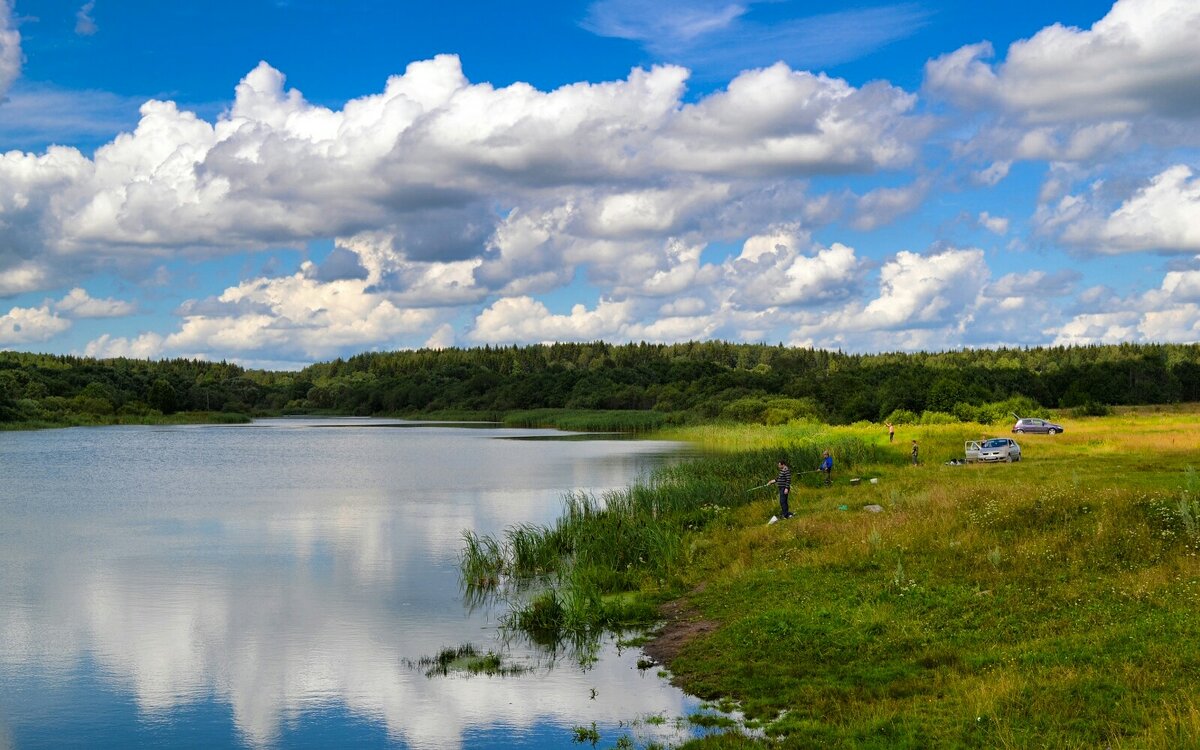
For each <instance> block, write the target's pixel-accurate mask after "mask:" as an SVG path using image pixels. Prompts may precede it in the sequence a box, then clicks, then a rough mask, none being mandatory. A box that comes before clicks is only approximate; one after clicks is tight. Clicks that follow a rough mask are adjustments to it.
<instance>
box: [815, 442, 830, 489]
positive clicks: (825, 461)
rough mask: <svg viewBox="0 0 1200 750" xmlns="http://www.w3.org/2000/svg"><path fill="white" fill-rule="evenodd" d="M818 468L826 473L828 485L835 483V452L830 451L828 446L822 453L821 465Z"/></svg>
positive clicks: (826, 483)
mask: <svg viewBox="0 0 1200 750" xmlns="http://www.w3.org/2000/svg"><path fill="white" fill-rule="evenodd" d="M817 470H818V471H820V472H821V473H822V474H824V475H825V486H826V487H828V486H829V485H831V484H833V454H831V453H830V452H829V449H828V448H826V449H825V453H824V454H822V458H821V465H820V466H818V467H817Z"/></svg>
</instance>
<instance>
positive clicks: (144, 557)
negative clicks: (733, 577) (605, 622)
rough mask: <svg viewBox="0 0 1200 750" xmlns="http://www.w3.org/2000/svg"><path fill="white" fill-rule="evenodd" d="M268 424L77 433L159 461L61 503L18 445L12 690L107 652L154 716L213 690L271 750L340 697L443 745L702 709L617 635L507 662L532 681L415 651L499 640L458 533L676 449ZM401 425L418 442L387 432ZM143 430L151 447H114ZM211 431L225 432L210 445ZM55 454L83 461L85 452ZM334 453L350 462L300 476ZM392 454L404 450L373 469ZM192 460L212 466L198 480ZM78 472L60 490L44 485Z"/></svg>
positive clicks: (112, 674)
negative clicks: (576, 656) (436, 669)
mask: <svg viewBox="0 0 1200 750" xmlns="http://www.w3.org/2000/svg"><path fill="white" fill-rule="evenodd" d="M265 429H266V428H259V429H258V430H257V432H255V431H254V430H245V431H243V432H238V431H236V430H227V431H224V432H221V433H216V432H204V431H187V430H178V431H165V432H164V431H159V432H158V433H156V435H158V437H156V438H148V434H149V433H147V432H139V431H115V432H108V433H104V431H95V433H93V435H91V436H87V439H88V440H89V441H91V444H90V445H89V446H85V447H86V448H87V449H86V450H84V449H82V448H81V447H80V446H78V445H76V446H73V448H75V449H79V450H77V451H76V453H78V454H79V455H87V456H89V458H88V464H89V466H91V467H104V466H106V465H107V464H105V461H104V457H103V456H102V455H101V456H97V455H96V454H95V451H97V450H99V451H102V452H103V451H105V450H109V451H119V452H121V451H124V452H128V451H136V450H148V451H156V452H157V453H156V455H158V456H160V458H161V459H162V460H161V461H160V462H159V466H160V471H161V472H162V473H161V474H156V475H154V476H149V477H147V476H140V477H137V478H135V479H134V481H132V482H127V483H124V482H122V481H121V480H120V477H119V476H107V475H105V474H104V472H103V471H101V472H99V475H93V477H94V479H95V481H93V482H92V483H91V484H88V485H87V486H86V487H80V488H79V489H77V490H76V492H77V493H80V494H79V496H78V497H77V498H76V499H75V501H72V500H71V499H69V498H61V497H60V498H57V499H55V500H54V501H53V502H49V506H50V507H49V509H47V508H46V506H45V505H43V504H42V503H41V502H39V498H38V497H35V496H37V495H38V494H39V493H40V492H42V490H40V489H38V487H37V485H36V482H35V480H34V479H33V470H34V467H32V466H27V465H25V464H21V463H20V456H19V455H18V456H17V458H16V459H15V461H14V460H8V459H5V460H7V461H8V464H9V465H6V466H5V469H6V471H8V470H11V471H14V472H16V473H18V474H20V473H21V472H22V471H29V472H30V476H29V477H27V479H28V481H29V482H30V483H29V484H25V485H20V484H18V485H14V486H25V487H29V490H28V493H29V494H30V495H31V497H30V498H26V499H25V500H24V501H18V502H16V503H9V501H0V502H3V503H5V504H4V505H0V510H4V511H5V517H6V518H11V519H12V520H13V523H12V524H11V525H9V530H8V531H7V532H0V560H4V561H6V562H11V563H12V564H10V565H9V566H8V572H7V573H6V574H5V575H4V576H3V577H2V578H0V603H2V604H3V606H2V607H0V682H3V681H7V682H10V683H16V682H18V681H20V680H22V679H32V678H33V677H34V676H35V675H43V674H47V673H50V674H57V675H59V678H58V679H59V680H61V681H69V680H70V679H72V677H71V674H72V670H77V669H78V668H79V666H80V665H81V664H94V665H95V668H96V669H97V670H98V672H99V673H100V674H101V675H102V676H103V681H104V683H105V684H107V685H108V686H109V687H110V689H111V690H113V691H125V692H128V693H131V694H132V696H133V700H134V701H135V703H136V706H137V709H138V711H139V713H140V715H141V716H142V718H143V720H153V721H163V722H170V721H171V720H172V714H173V712H177V711H178V710H180V709H181V708H184V707H186V706H188V705H189V704H194V703H196V702H198V701H202V700H204V699H206V697H208V696H214V697H215V699H216V700H218V701H220V702H222V703H225V704H227V705H228V706H229V707H230V710H231V712H232V716H233V721H234V722H235V724H236V726H237V728H238V731H239V732H240V733H241V735H242V737H243V738H244V739H245V741H247V742H248V743H249V744H251V745H254V746H259V747H261V746H270V745H272V744H273V743H274V742H275V741H276V740H277V739H278V737H279V735H280V731H281V726H283V725H284V724H286V723H289V722H293V721H295V720H296V718H297V717H300V716H304V715H306V714H311V713H313V712H318V711H320V710H321V709H323V708H325V707H328V706H331V705H333V706H336V705H342V706H344V707H345V708H346V709H347V710H348V711H349V712H350V713H351V714H353V715H355V716H358V717H363V718H366V719H369V720H370V721H373V722H378V723H380V724H381V725H383V726H385V727H386V729H387V732H388V734H389V737H391V738H392V739H393V740H394V741H396V742H402V743H404V744H407V745H410V746H413V747H437V748H450V747H459V746H461V744H462V743H463V741H464V737H465V736H467V735H468V734H469V733H470V732H472V731H476V730H481V729H487V728H494V727H496V726H497V725H504V726H509V727H514V728H530V727H533V726H535V725H537V724H539V723H544V722H549V723H554V724H559V725H563V726H564V727H565V726H571V725H574V724H587V723H590V722H592V721H595V722H597V723H598V724H601V725H604V724H612V725H615V724H617V723H618V722H621V721H629V720H630V719H633V718H636V717H638V716H644V715H646V714H662V715H666V716H668V717H674V716H680V715H683V714H686V713H687V712H688V710H689V707H690V706H692V705H694V702H693V701H690V699H688V698H687V697H686V696H684V695H683V694H681V693H680V692H679V691H677V690H675V689H674V688H671V687H670V686H668V685H666V684H665V683H663V681H662V680H660V679H658V678H656V677H654V676H653V675H652V674H648V675H643V674H642V673H639V672H638V671H637V670H636V668H635V666H634V663H635V661H636V658H637V655H636V653H633V652H625V653H620V654H618V653H617V650H616V649H615V648H614V647H612V646H611V645H610V646H608V647H607V648H606V649H605V651H604V654H603V656H602V658H601V659H600V660H599V661H598V662H597V663H596V664H595V665H594V666H593V667H592V668H591V669H590V670H589V671H587V672H580V671H579V670H578V669H577V668H575V667H573V666H570V665H563V664H559V665H558V666H557V667H554V668H550V667H549V666H548V665H547V663H546V661H545V659H544V657H540V656H539V655H538V654H537V652H535V651H532V650H528V649H525V648H523V647H515V648H514V651H513V653H512V657H513V658H515V659H517V660H518V661H520V662H521V663H529V664H534V665H536V666H538V668H537V669H535V670H534V671H533V672H531V673H529V674H526V675H522V676H519V677H487V676H473V677H470V678H467V677H465V676H455V675H451V676H450V677H445V678H441V677H439V678H433V679H431V678H427V677H426V676H425V675H424V673H423V671H422V670H420V669H414V668H412V667H411V666H408V665H407V661H408V660H416V659H418V658H420V657H421V656H427V655H432V654H435V653H437V652H438V651H439V650H441V649H442V648H445V647H452V646H457V645H460V644H462V643H466V642H470V643H473V644H475V645H476V646H477V647H480V648H482V649H485V650H486V649H489V648H496V647H497V642H496V640H495V639H496V630H495V616H496V614H497V612H496V611H495V610H494V609H491V608H488V607H483V608H480V609H477V610H476V611H474V612H471V613H468V612H465V611H464V607H463V604H462V599H461V591H460V589H459V584H458V575H457V568H456V564H457V555H458V551H459V547H460V539H461V537H460V534H461V532H462V530H463V529H467V528H470V529H474V530H478V531H482V532H494V531H497V530H499V529H501V528H503V527H504V526H506V525H508V524H510V523H515V522H520V521H534V522H548V521H549V520H551V518H553V516H554V515H556V513H557V509H558V506H559V502H560V498H561V493H562V491H563V490H565V489H568V488H577V487H592V488H604V487H613V486H620V485H622V484H624V483H627V482H628V481H629V480H630V479H631V477H632V475H633V474H634V473H636V472H637V471H638V470H639V468H640V467H643V466H645V465H646V462H647V461H648V460H649V459H648V458H647V457H648V456H650V455H651V454H653V453H656V452H660V451H662V450H664V446H661V445H659V446H652V445H648V444H645V443H629V442H622V443H611V444H585V443H563V444H559V445H554V446H551V444H547V443H540V444H537V443H526V444H525V445H526V446H527V449H524V450H518V452H517V453H516V454H514V453H513V451H512V450H511V448H512V447H513V446H520V445H521V444H520V443H514V442H512V441H496V440H485V441H478V440H476V441H474V442H471V443H469V450H467V451H466V452H465V453H464V452H462V451H461V450H455V449H454V448H453V446H452V445H451V444H450V442H447V439H448V438H447V436H446V435H421V434H420V433H418V432H416V431H412V430H398V431H387V432H389V433H390V436H388V437H386V438H385V441H386V442H387V443H388V445H387V447H386V449H384V450H383V451H382V452H381V450H380V447H379V446H378V445H377V444H376V443H377V442H378V438H376V437H375V436H379V435H382V434H383V432H384V431H379V430H362V431H355V433H356V434H355V436H354V439H353V440H352V441H351V442H350V444H346V443H345V442H344V440H343V439H342V438H338V437H336V436H334V435H333V433H339V434H343V435H344V434H347V433H348V432H350V431H340V430H339V431H322V432H323V433H324V435H327V436H330V437H323V438H321V439H319V440H318V441H316V443H314V442H313V441H312V439H311V436H312V435H314V434H316V433H317V431H308V432H307V433H306V432H303V431H301V432H299V434H298V435H296V436H295V437H296V439H294V440H290V441H288V442H289V443H290V445H288V446H287V448H286V450H280V446H279V445H278V444H277V443H274V442H273V441H276V440H277V439H278V436H279V434H281V433H279V432H273V433H268V432H265ZM66 432H70V431H66ZM76 432H78V431H76ZM96 433H104V434H103V436H102V437H101V438H100V439H99V440H96V439H95V438H94V436H95V434H96ZM289 433H290V431H289ZM472 433H473V434H474V435H479V434H480V433H479V431H472ZM405 435H412V436H417V440H418V442H421V443H423V444H424V445H423V446H417V447H413V446H411V445H401V444H399V443H396V442H395V441H396V440H397V438H396V437H391V436H400V437H399V439H404V438H403V436H405ZM22 437H24V436H22ZM130 439H132V440H135V441H146V440H149V442H148V443H146V444H143V445H139V446H128V445H124V446H117V445H116V443H119V442H121V441H126V440H130ZM213 440H229V441H231V445H230V446H228V447H227V450H226V452H217V453H214V452H213V451H212V450H211V448H212V446H211V445H207V446H203V448H204V449H201V446H198V441H199V442H206V441H208V442H211V441H213ZM105 441H109V442H108V443H107V447H106V442H105ZM451 442H452V441H451ZM68 446H70V441H69V440H67V441H61V444H60V446H59V447H60V448H66V447H68ZM504 446H507V448H506V447H504ZM581 446H582V447H581ZM331 450H333V451H336V453H334V454H332V456H331V454H330V451H331ZM196 451H199V453H200V454H201V455H200V457H199V458H197V457H196V455H195V452H196ZM405 451H409V452H408V453H405ZM264 452H265V454H267V455H264ZM59 455H60V457H59V460H60V461H62V462H67V463H70V462H71V460H72V459H71V457H70V456H71V455H73V454H72V452H71V451H65V450H64V451H63V452H61V453H60V454H59ZM322 455H324V456H326V458H327V459H328V460H333V461H336V462H338V464H339V465H338V466H337V467H336V468H329V467H325V468H324V469H320V467H318V469H319V470H317V471H311V470H306V469H305V467H308V469H312V468H313V467H314V466H315V463H314V461H315V460H316V459H315V458H314V457H316V456H322ZM387 455H391V456H393V457H396V456H401V455H403V460H399V459H398V460H393V461H392V462H391V463H390V464H389V463H387V462H383V463H381V462H380V458H381V457H384V456H387ZM463 455H469V456H470V461H468V462H466V464H463V463H461V462H460V459H461V456H463ZM334 456H335V457H334ZM197 461H204V462H208V463H207V466H208V468H209V471H207V472H202V473H201V474H200V476H202V477H203V479H200V480H196V479H195V477H196V476H197V475H196V474H195V471H196V469H197V466H196V465H195V464H196V462H197ZM213 461H216V463H215V464H214V463H212V462H213ZM272 461H274V462H275V463H271V462H272ZM264 467H269V469H264ZM59 468H60V469H63V470H64V471H70V470H71V467H70V466H60V467H59ZM75 468H76V469H79V467H75ZM263 471H269V472H275V473H279V474H280V475H281V476H283V477H292V478H293V479H294V478H295V477H296V474H297V473H298V474H300V475H302V477H301V478H302V479H303V481H304V482H306V483H307V486H304V485H302V484H300V483H297V482H296V481H284V482H282V483H283V484H285V485H288V486H287V488H286V491H285V492H282V493H272V492H271V491H269V490H265V489H264V486H267V485H269V484H270V483H269V482H268V483H266V485H264V483H263V482H261V481H258V479H255V478H254V477H258V476H259V475H261V474H262V473H263ZM85 474H86V472H81V474H80V476H84V475H85ZM347 476H351V477H354V480H353V481H350V482H344V481H343V479H344V478H345V477H347ZM447 476H449V477H451V478H452V481H450V482H443V481H442V480H443V479H445V478H446V477H447ZM167 477H172V478H174V480H175V481H174V483H173V484H172V485H162V486H170V487H172V489H171V490H170V491H163V490H161V489H160V491H159V494H158V495H157V496H155V497H152V498H149V499H148V498H145V497H136V496H131V495H130V493H128V492H123V491H121V488H122V487H123V486H128V485H132V486H136V487H146V486H154V484H155V483H156V482H162V481H164V480H165V478H167ZM431 477H433V478H435V479H437V481H436V482H432V483H431V482H429V481H428V480H429V478H431ZM131 479H132V478H131ZM422 482H424V483H425V484H424V486H422ZM85 484H86V483H85ZM68 485H69V483H67V484H64V483H59V482H50V483H49V487H50V488H51V490H52V491H53V492H61V491H62V490H63V488H64V487H65V486H68ZM431 485H432V486H431ZM239 486H241V487H248V488H249V489H248V491H238V490H237V487H239ZM496 486H503V487H505V489H504V490H494V489H490V487H496ZM9 511H12V512H9ZM592 688H595V691H596V693H595V698H594V699H593V697H592ZM15 710H16V711H18V712H19V711H20V707H19V706H18V707H17V708H16V709H15ZM10 719H11V720H12V721H14V722H19V721H20V720H21V717H20V715H19V714H18V715H16V716H12V717H10ZM667 731H669V728H668V729H667ZM563 734H564V744H567V743H566V741H565V739H566V735H567V732H566V730H565V729H564V733H563ZM0 736H2V733H0ZM49 736H53V735H49Z"/></svg>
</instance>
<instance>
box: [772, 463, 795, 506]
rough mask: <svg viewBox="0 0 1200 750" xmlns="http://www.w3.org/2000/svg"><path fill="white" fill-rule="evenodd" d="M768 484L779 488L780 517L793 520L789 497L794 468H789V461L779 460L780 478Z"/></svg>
mask: <svg viewBox="0 0 1200 750" xmlns="http://www.w3.org/2000/svg"><path fill="white" fill-rule="evenodd" d="M767 484H773V485H775V486H776V487H778V488H779V517H780V518H791V517H792V512H791V511H790V510H788V495H789V494H791V491H792V467H791V466H788V462H787V461H784V460H783V459H779V476H777V477H775V478H774V479H772V480H771V481H769V482H767Z"/></svg>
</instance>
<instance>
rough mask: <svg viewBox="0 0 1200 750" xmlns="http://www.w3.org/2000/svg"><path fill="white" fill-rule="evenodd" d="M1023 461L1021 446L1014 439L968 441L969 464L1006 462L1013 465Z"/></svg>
mask: <svg viewBox="0 0 1200 750" xmlns="http://www.w3.org/2000/svg"><path fill="white" fill-rule="evenodd" d="M1020 460H1021V446H1019V445H1017V441H1016V440H1013V439H1012V438H988V439H987V440H979V441H975V440H969V441H967V462H968V463H970V462H974V461H988V462H991V463H994V462H996V461H1004V462H1006V463H1012V462H1013V461H1020Z"/></svg>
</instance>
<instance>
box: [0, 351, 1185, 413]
mask: <svg viewBox="0 0 1200 750" xmlns="http://www.w3.org/2000/svg"><path fill="white" fill-rule="evenodd" d="M1178 401H1200V345H1197V344H1187V345H1175V344H1169V345H1166V344H1164V345H1133V344H1122V345H1114V346H1088V347H1042V348H1030V349H1019V348H1014V349H1008V348H1004V349H993V350H968V351H952V352H939V353H909V354H901V353H892V354H843V353H841V352H832V351H823V350H816V349H801V348H788V347H784V346H767V345H760V344H733V343H725V342H696V343H687V344H672V345H658V344H625V345H613V344H607V343H603V342H596V343H586V344H552V345H537V346H524V347H483V348H478V349H444V350H420V351H397V352H385V353H367V354H360V355H357V356H354V357H351V358H349V359H344V360H343V359H338V360H335V361H332V362H324V363H320V364H315V365H312V366H310V367H307V368H305V369H303V370H300V371H298V372H266V371H261V370H247V369H244V368H242V367H239V366H237V365H234V364H229V363H226V362H206V361H196V360H183V359H174V360H162V361H147V360H134V359H106V360H95V359H87V358H80V357H72V356H57V355H46V354H27V353H19V352H0V422H6V423H10V424H11V423H20V424H37V423H47V424H86V423H109V422H123V421H131V422H133V421H150V420H154V419H156V418H159V417H168V416H170V415H178V414H179V413H181V412H182V413H198V412H208V413H213V412H225V413H240V414H251V415H268V414H289V413H292V414H295V413H323V414H354V415H421V414H432V413H439V414H446V413H462V414H467V413H471V414H477V415H483V414H500V413H506V412H513V411H519V410H532V409H572V410H641V411H647V412H653V413H656V414H661V415H664V419H666V420H668V421H675V422H682V421H692V420H699V419H708V420H711V419H725V420H731V421H740V422H761V423H766V424H777V423H783V422H787V421H790V420H793V419H811V420H820V421H825V422H829V423H834V424H839V423H850V422H855V421H859V420H873V421H878V420H882V419H891V420H892V421H900V422H911V421H917V420H924V421H949V420H963V421H984V422H991V421H995V420H999V419H1005V418H1007V416H1008V412H1009V411H1013V410H1018V411H1022V412H1023V413H1030V412H1031V411H1033V410H1036V409H1038V408H1045V407H1052V408H1053V407H1057V408H1061V407H1075V408H1079V409H1085V410H1086V409H1097V410H1103V408H1104V407H1105V406H1107V405H1120V404H1162V403H1173V402H1178Z"/></svg>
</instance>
